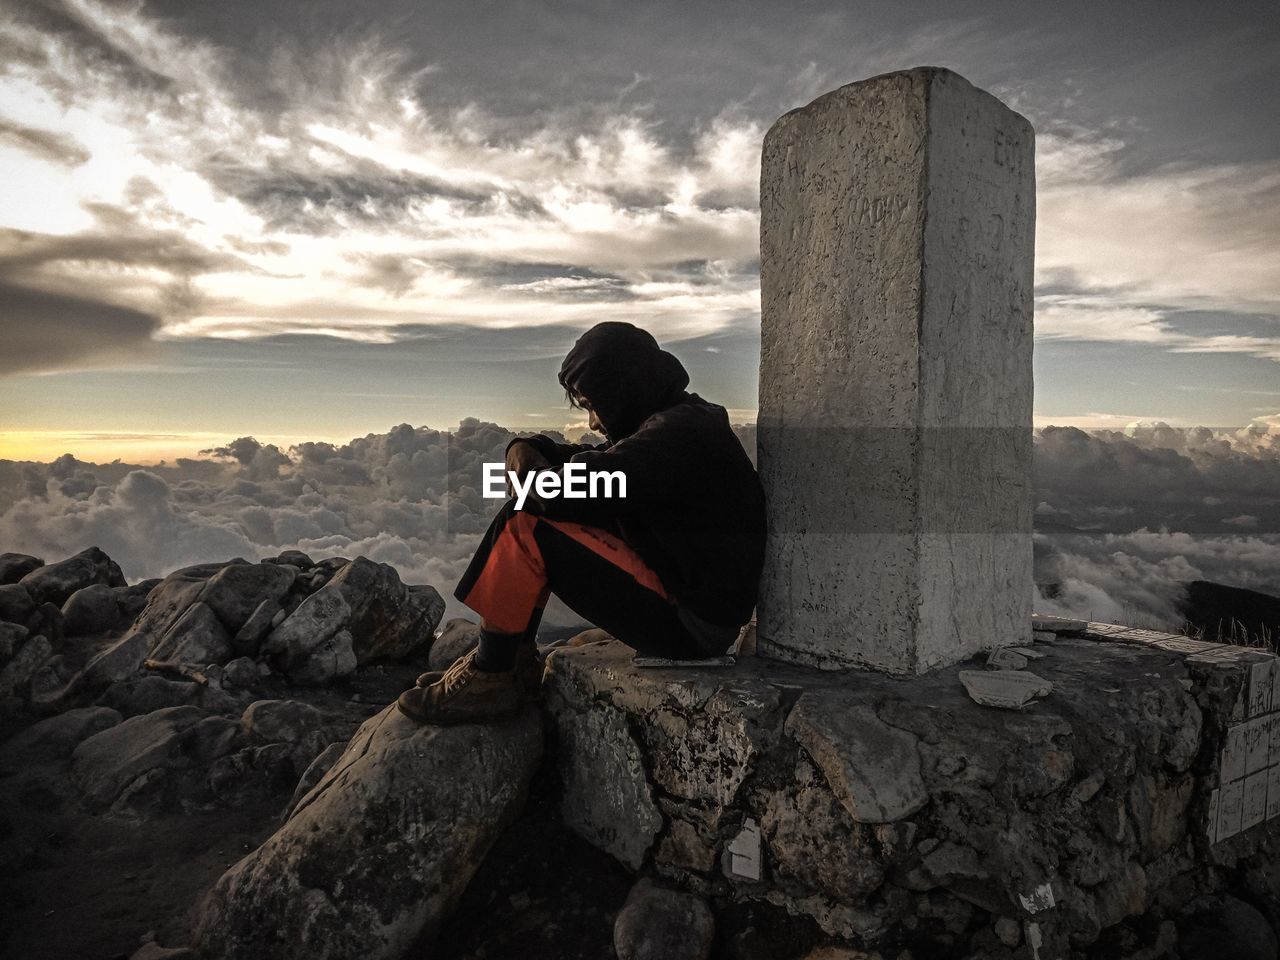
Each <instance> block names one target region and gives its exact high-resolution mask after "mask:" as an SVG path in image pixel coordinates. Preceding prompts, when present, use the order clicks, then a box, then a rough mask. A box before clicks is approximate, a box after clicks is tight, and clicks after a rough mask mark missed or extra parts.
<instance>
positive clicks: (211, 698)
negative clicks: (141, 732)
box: [97, 675, 239, 717]
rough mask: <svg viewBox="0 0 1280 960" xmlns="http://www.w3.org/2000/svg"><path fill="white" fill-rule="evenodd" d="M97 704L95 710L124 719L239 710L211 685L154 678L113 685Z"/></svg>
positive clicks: (228, 698)
mask: <svg viewBox="0 0 1280 960" xmlns="http://www.w3.org/2000/svg"><path fill="white" fill-rule="evenodd" d="M97 703H98V706H102V707H111V708H113V709H115V710H119V711H120V712H121V713H122V714H124V715H125V716H126V717H137V716H141V715H142V714H144V713H154V712H155V711H156V710H163V709H165V708H166V707H185V706H196V707H200V708H201V709H202V710H207V711H209V712H210V713H224V712H231V711H237V710H238V708H239V702H237V701H236V699H235V698H234V697H232V696H231V695H230V694H227V693H224V692H223V691H221V690H219V689H217V688H216V687H214V686H212V685H202V684H199V683H192V682H191V681H189V680H170V679H169V678H167V677H161V676H155V675H153V676H149V677H142V678H141V679H138V680H122V681H120V682H119V683H113V684H111V686H109V687H107V689H106V690H105V691H103V694H102V696H100V697H99V698H98V700H97Z"/></svg>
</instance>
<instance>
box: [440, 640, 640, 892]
mask: <svg viewBox="0 0 1280 960" xmlns="http://www.w3.org/2000/svg"><path fill="white" fill-rule="evenodd" d="M453 622H454V623H458V622H459V621H457V620H455V621H453ZM462 622H463V623H465V622H466V621H462ZM557 754H558V756H559V758H560V778H561V781H562V783H563V784H564V791H563V795H562V801H561V805H560V812H561V816H563V818H564V822H565V823H566V824H567V825H568V826H569V827H570V828H572V829H573V830H574V831H575V832H576V833H578V834H579V835H581V836H582V837H584V838H585V839H586V840H588V841H589V842H590V843H592V844H594V845H595V846H597V847H599V848H600V849H601V850H604V851H606V852H608V853H610V854H612V855H613V856H614V857H616V858H617V859H618V860H619V861H620V862H621V863H622V864H624V865H625V866H627V867H630V868H631V869H632V870H638V869H640V866H641V865H642V864H643V863H644V860H645V857H646V855H647V854H648V852H649V848H650V847H651V846H652V845H653V841H654V838H655V837H657V835H658V832H659V831H660V830H661V829H662V814H661V812H659V810H658V807H657V805H656V804H655V803H654V801H653V787H652V786H651V785H650V783H649V781H648V779H647V777H646V775H645V770H644V758H643V757H642V755H641V753H640V748H639V746H637V745H636V742H635V740H634V739H633V738H632V736H631V733H630V731H629V730H628V729H627V718H626V716H625V715H624V714H622V713H621V712H620V711H618V710H614V709H611V708H608V707H601V708H600V709H598V710H595V711H592V712H590V713H582V714H579V713H568V712H566V714H565V715H564V717H563V719H562V722H561V725H560V746H559V749H558V750H557Z"/></svg>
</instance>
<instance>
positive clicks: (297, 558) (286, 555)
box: [262, 550, 315, 570]
mask: <svg viewBox="0 0 1280 960" xmlns="http://www.w3.org/2000/svg"><path fill="white" fill-rule="evenodd" d="M262 562H263V563H285V564H288V565H289V566H291V567H297V568H298V569H299V570H310V569H311V568H312V567H314V566H315V561H314V560H312V559H311V558H310V557H309V556H307V555H306V554H305V553H303V552H302V551H301V550H285V551H283V552H282V553H281V554H280V555H279V556H277V557H268V558H266V559H265V560H263V561H262Z"/></svg>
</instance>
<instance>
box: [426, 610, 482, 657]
mask: <svg viewBox="0 0 1280 960" xmlns="http://www.w3.org/2000/svg"><path fill="white" fill-rule="evenodd" d="M479 642H480V624H478V623H474V622H472V621H470V620H465V619H463V618H462V617H454V618H453V619H452V620H450V621H449V622H448V623H446V624H445V625H444V629H443V630H441V631H440V636H438V637H436V639H435V643H433V644H431V650H430V652H429V653H428V654H427V669H428V670H447V669H449V665H450V664H452V663H453V661H455V660H457V659H458V658H459V657H461V656H464V655H465V654H467V653H469V652H470V651H471V648H472V647H474V646H475V645H476V644H478V643H479Z"/></svg>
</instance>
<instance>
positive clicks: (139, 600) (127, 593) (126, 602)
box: [115, 579, 163, 624]
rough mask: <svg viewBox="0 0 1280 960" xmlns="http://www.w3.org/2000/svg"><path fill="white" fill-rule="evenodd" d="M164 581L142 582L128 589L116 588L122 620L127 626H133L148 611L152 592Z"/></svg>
mask: <svg viewBox="0 0 1280 960" xmlns="http://www.w3.org/2000/svg"><path fill="white" fill-rule="evenodd" d="M161 583H163V581H162V580H159V579H153V580H141V581H139V582H138V583H135V584H133V585H132V586H128V587H116V588H115V594H116V603H118V604H119V605H120V618H121V620H123V621H124V623H125V624H131V623H133V621H134V620H137V619H138V616H139V615H140V614H141V613H142V611H143V610H145V609H146V606H147V598H148V597H150V596H151V591H152V590H154V589H155V588H156V587H158V586H159V585H160V584H161Z"/></svg>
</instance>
